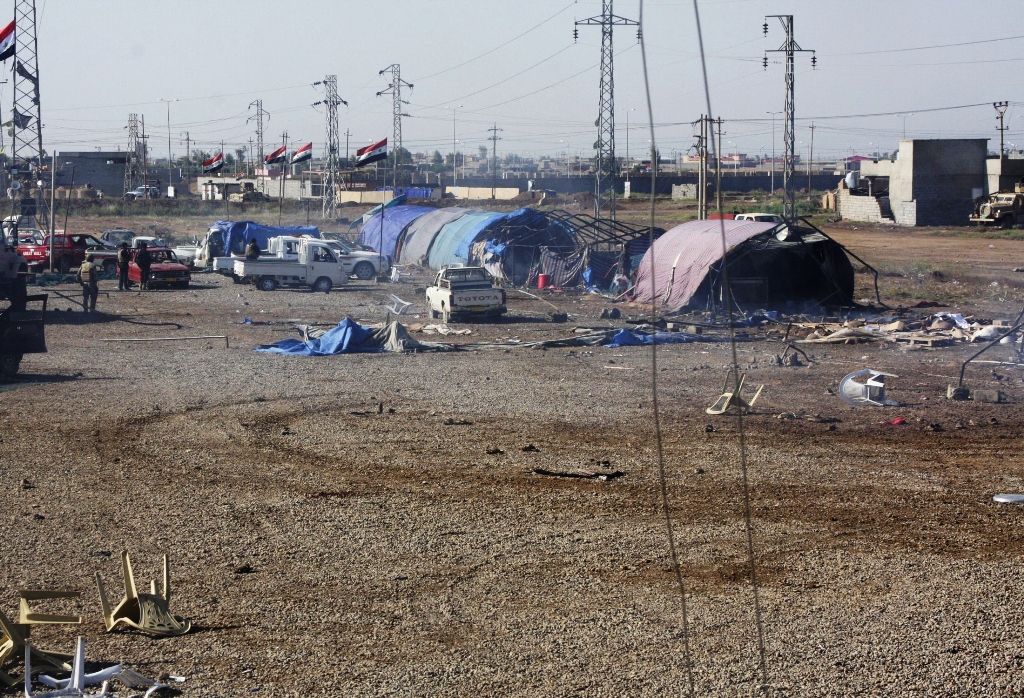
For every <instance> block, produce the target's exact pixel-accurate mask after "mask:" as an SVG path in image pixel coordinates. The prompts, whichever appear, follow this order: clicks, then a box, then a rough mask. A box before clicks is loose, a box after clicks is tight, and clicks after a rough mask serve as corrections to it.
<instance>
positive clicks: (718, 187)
mask: <svg viewBox="0 0 1024 698" xmlns="http://www.w3.org/2000/svg"><path fill="white" fill-rule="evenodd" d="M716 123H717V124H718V145H716V146H715V155H716V157H715V207H716V208H717V209H718V212H719V213H721V212H722V117H718V119H717V120H716Z"/></svg>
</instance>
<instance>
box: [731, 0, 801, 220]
mask: <svg viewBox="0 0 1024 698" xmlns="http://www.w3.org/2000/svg"><path fill="white" fill-rule="evenodd" d="M771 17H777V18H778V20H779V22H781V23H782V28H783V30H784V31H785V32H786V41H785V42H784V43H783V44H782V46H780V47H779V48H777V49H775V50H773V51H766V52H765V57H764V67H765V69H767V68H768V55H767V54H769V53H785V54H786V107H785V129H784V133H783V138H782V153H783V155H782V160H783V166H782V188H783V194H782V215H783V217H784V218H787V219H790V220H792V219H795V218H796V192H795V191H793V187H794V186H795V184H794V182H795V179H794V178H795V175H796V105H795V102H794V86H795V79H794V75H795V55H794V54H796V53H798V52H803V51H807V52H810V53H811V54H814V51H813V50H811V49H802V48H800V45H799V44H797V43H796V40H795V39H794V38H793V15H767V16H766V17H765V23H764V27H763V29H764V34H765V36H767V35H768V21H767V20H768V19H769V18H771ZM817 64H818V58H817V56H815V55H812V56H811V66H812V67H816V66H817ZM719 157H721V154H719Z"/></svg>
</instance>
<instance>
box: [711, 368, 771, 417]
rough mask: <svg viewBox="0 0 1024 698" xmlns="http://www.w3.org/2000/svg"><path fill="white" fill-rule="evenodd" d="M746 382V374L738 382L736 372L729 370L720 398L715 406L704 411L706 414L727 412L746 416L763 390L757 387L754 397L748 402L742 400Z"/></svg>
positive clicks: (761, 387)
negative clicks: (733, 388) (734, 411)
mask: <svg viewBox="0 0 1024 698" xmlns="http://www.w3.org/2000/svg"><path fill="white" fill-rule="evenodd" d="M746 380H747V374H745V373H744V374H743V375H742V376H740V377H739V382H738V383H737V381H736V372H735V371H733V370H731V369H730V371H729V372H728V373H727V374H726V375H725V385H724V386H723V387H722V394H721V396H720V397H719V398H718V399H717V400H715V404H713V405H712V406H711V407H709V408H707V409H706V410H704V411H705V412H707V413H708V414H725V413H726V412H728V411H729V410H736V411H739V412H740V413H741V414H746V413H747V412H749V411H750V408H751V407H753V406H754V403H755V402H757V398H759V397H760V396H761V391H762V390H764V386H763V385H759V386H757V390H756V391H754V397H752V398H750V402H747V401H746V400H744V399H743V395H742V393H743V382H744V381H746ZM731 386H735V390H731V389H730V388H731Z"/></svg>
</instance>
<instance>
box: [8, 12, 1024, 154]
mask: <svg viewBox="0 0 1024 698" xmlns="http://www.w3.org/2000/svg"><path fill="white" fill-rule="evenodd" d="M0 7H4V8H5V10H6V11H7V12H8V16H13V9H12V8H13V2H12V0H0ZM600 7H601V3H600V1H599V0H578V1H576V2H571V1H570V0H372V1H370V0H287V1H282V0H276V1H274V2H271V1H270V0H205V1H198V0H163V1H161V2H157V1H156V0H38V2H37V8H38V13H39V54H40V78H41V89H42V107H43V124H44V147H46V148H47V149H48V150H58V151H59V150H65V151H66V150H77V149H92V148H96V147H100V148H103V149H117V148H119V147H120V148H122V149H123V148H124V147H125V144H126V140H127V131H126V128H125V125H126V124H127V120H128V114H129V112H137V113H139V114H140V115H144V117H145V120H146V132H147V134H149V135H150V136H151V141H150V142H151V148H152V150H153V151H154V152H155V153H157V154H159V155H161V156H162V155H164V154H165V153H166V150H167V135H168V128H167V107H166V105H165V104H163V103H161V102H160V101H159V100H161V99H170V100H178V101H175V102H173V103H171V105H170V120H171V125H170V133H171V141H172V143H171V145H172V147H173V150H174V152H175V155H178V154H181V153H183V152H184V149H185V146H184V142H183V140H184V132H185V131H188V132H189V133H190V135H191V138H192V140H193V141H194V142H198V144H199V147H202V148H204V149H207V150H210V149H215V148H218V147H219V143H220V141H221V140H222V139H223V140H224V141H225V143H226V144H227V146H226V149H227V150H228V151H229V152H230V151H231V150H232V149H233V148H235V147H238V146H240V145H242V144H247V142H248V139H249V138H250V137H254V130H253V125H252V124H251V123H249V124H247V123H246V118H247V117H248V116H250V115H251V114H252V113H253V112H252V111H250V110H249V109H248V106H249V103H250V102H251V101H252V100H254V99H257V98H260V99H262V100H263V104H264V107H265V109H266V110H267V111H269V112H270V114H271V118H270V122H269V124H268V125H267V134H266V137H265V140H266V141H267V142H268V143H273V142H280V138H281V132H282V131H284V130H287V131H288V134H289V141H290V143H293V144H294V143H297V142H298V143H305V142H308V141H313V143H314V152H315V154H316V155H317V156H319V155H320V154H322V153H323V144H324V130H325V128H324V114H323V111H322V108H321V107H313V106H312V104H313V102H315V101H317V100H318V99H320V98H321V97H322V94H321V93H320V92H319V91H318V88H315V87H313V86H312V83H313V82H315V81H317V80H321V79H323V77H324V76H325V75H327V74H337V76H338V84H339V92H340V95H341V97H342V98H343V99H345V100H347V101H348V103H349V106H348V107H347V108H345V107H341V112H340V113H341V131H342V134H344V132H345V130H346V129H348V130H350V131H351V139H350V143H351V149H352V150H353V151H354V150H355V149H356V148H357V147H360V146H361V145H365V144H367V143H368V142H370V141H372V140H377V139H380V138H383V137H385V136H388V137H390V135H391V102H390V98H389V97H377V96H375V93H376V92H377V91H378V90H382V89H385V88H386V86H387V83H386V81H385V78H384V77H383V76H380V75H378V71H380V70H381V69H382V68H385V67H387V66H388V65H390V64H392V63H399V64H400V65H401V69H402V77H403V78H404V79H406V80H407V81H408V82H411V83H413V85H414V89H412V90H411V91H408V90H407V91H406V92H405V93H404V94H403V96H404V97H405V98H406V99H407V100H408V101H409V104H408V105H406V107H405V110H406V112H407V113H408V114H409V115H410V116H409V117H408V118H406V119H405V120H404V122H403V123H404V125H403V133H404V145H405V146H406V147H407V148H409V149H410V150H412V151H414V152H416V151H428V152H432V151H433V150H434V149H440V150H441V151H442V152H449V151H450V150H451V147H452V110H451V108H450V107H452V106H456V107H459V108H458V109H456V118H455V135H456V137H457V138H458V140H459V141H461V142H463V143H464V144H465V146H461V145H460V146H459V147H460V150H461V149H463V147H465V148H468V149H469V150H472V151H475V150H476V149H477V147H478V146H479V145H485V144H489V142H488V141H487V138H488V135H489V134H488V132H487V129H488V128H490V127H491V126H492V125H493V124H497V126H498V127H499V128H501V129H503V131H502V132H501V134H500V135H501V137H502V139H503V140H501V141H500V142H499V143H498V150H499V154H501V153H505V152H509V151H514V152H518V153H520V154H522V155H530V156H538V155H544V154H550V155H556V156H560V155H562V154H563V153H564V152H565V151H566V150H567V149H568V150H570V151H572V152H576V153H579V152H581V151H582V152H583V154H584V155H586V156H589V155H590V154H592V152H593V151H592V144H593V142H594V140H595V137H596V129H595V127H594V120H595V118H596V117H597V101H598V70H597V65H598V61H599V58H600V36H599V28H597V27H580V37H579V40H578V41H576V42H574V41H573V36H572V34H573V21H574V20H575V19H584V18H587V17H590V16H594V15H597V14H600ZM638 8H639V3H638V0H616V2H615V12H616V14H619V15H623V16H626V17H630V18H633V19H636V18H638ZM700 8H701V19H702V23H703V29H704V45H705V49H706V51H707V53H708V71H709V78H710V81H711V99H712V107H713V109H714V111H715V113H716V115H720V116H721V117H722V118H723V119H724V120H725V122H726V123H725V125H724V127H723V130H724V132H725V135H724V136H723V150H724V151H726V152H733V151H736V150H739V151H741V152H745V153H748V154H753V155H756V154H758V153H760V152H765V153H770V152H771V147H772V125H771V117H769V116H766V114H765V112H767V111H781V110H782V108H783V95H784V92H783V90H784V75H783V66H782V64H781V62H780V60H779V57H778V54H770V63H769V66H768V69H767V71H765V70H764V69H763V68H762V65H761V60H762V56H763V55H764V51H765V50H766V49H776V48H778V47H779V45H780V44H781V43H782V41H783V38H784V37H783V34H782V28H781V26H780V24H779V22H778V20H774V19H772V20H769V34H768V37H767V38H765V37H764V36H763V35H762V29H761V25H762V23H763V22H764V15H765V14H783V13H784V14H793V15H794V16H795V29H796V40H797V42H798V43H799V44H800V45H801V46H802V47H803V48H805V49H814V50H816V51H817V57H818V67H817V69H816V70H812V69H811V62H810V60H811V56H810V54H809V53H806V54H800V55H799V56H798V58H797V76H796V107H797V118H798V121H797V138H798V140H799V141H801V143H799V144H798V148H799V149H801V150H802V151H803V152H804V153H806V148H807V143H808V140H809V136H810V130H809V128H808V126H809V125H810V120H809V119H810V118H811V117H816V119H817V120H816V122H815V123H816V126H817V129H816V131H815V159H818V158H819V157H842V156H845V155H847V154H849V153H850V152H859V153H864V152H868V151H871V150H876V149H877V150H882V151H889V150H893V149H894V148H895V147H896V144H897V140H898V139H899V138H900V137H901V136H902V133H903V128H904V123H905V125H906V135H907V136H908V137H991V138H993V141H992V142H991V145H993V146H994V147H995V144H998V133H997V132H996V130H995V126H996V121H995V118H994V116H995V112H994V110H993V109H992V107H991V104H990V103H991V102H993V101H995V100H1009V101H1011V107H1010V109H1009V111H1008V112H1007V114H1008V115H1009V121H1008V123H1009V126H1010V130H1009V131H1008V132H1007V134H1006V140H1007V142H1009V143H1015V144H1018V145H1020V146H1022V147H1024V124H1022V123H1021V119H1022V116H1024V109H1021V108H1020V105H1024V101H1022V102H1019V103H1016V102H1014V100H1021V99H1022V96H1021V87H1022V77H1021V75H1022V72H1021V68H1022V66H1024V21H1022V18H1024V5H1022V3H1021V2H1020V1H1019V0H1004V1H1000V0H975V1H974V2H967V3H965V2H963V1H962V0H957V1H956V2H954V1H952V0H916V1H915V0H903V1H900V2H896V1H893V0H888V1H886V2H879V1H875V0H859V1H857V2H833V1H830V0H813V1H812V0H790V1H789V2H776V1H773V0H703V1H702V2H701V3H700ZM644 12H645V17H644V21H645V27H644V37H645V40H646V42H647V56H648V67H649V70H650V76H651V96H652V102H653V107H654V121H655V122H656V124H657V139H658V144H659V147H660V149H661V152H662V154H663V156H669V155H670V154H671V153H672V151H686V150H687V149H688V148H690V147H691V146H692V145H693V128H692V127H691V126H690V123H689V122H691V121H693V120H695V119H696V118H697V117H698V116H699V115H700V114H701V113H702V112H705V111H706V108H705V103H704V94H703V83H702V81H701V75H700V59H699V50H698V46H697V33H696V25H695V22H694V12H693V5H692V2H691V1H690V0H647V1H646V2H645V5H644ZM1011 37H1012V38H1011ZM991 39H1005V40H1001V41H988V42H987V43H973V44H968V45H960V46H949V44H963V43H966V42H979V41H986V40H991ZM937 45H945V47H943V48H928V49H925V50H906V49H916V48H919V47H932V46H937ZM615 49H616V54H617V55H616V57H615V68H616V70H615V86H616V91H615V103H616V110H617V116H616V121H617V151H618V152H619V153H620V154H625V151H626V140H627V131H626V114H627V110H630V109H635V111H630V112H629V133H628V139H629V149H630V152H631V154H632V155H634V156H635V155H636V154H637V153H638V152H639V151H640V150H643V149H645V148H646V147H647V143H648V138H649V134H648V131H647V126H646V121H647V115H646V103H645V99H644V89H643V79H642V73H641V60H640V58H641V56H640V49H639V45H638V44H637V40H636V32H635V28H633V27H620V28H618V29H616V33H615ZM11 63H13V61H8V62H7V64H6V67H8V68H9V67H10V65H11ZM0 90H2V92H0V99H2V100H3V105H4V106H3V111H4V119H5V120H6V119H8V118H10V117H9V113H10V102H11V85H10V83H8V84H6V85H3V86H2V87H0ZM975 103H982V104H983V105H984V106H981V107H974V108H968V109H959V110H947V111H931V112H926V111H924V110H926V109H937V108H942V107H951V106H959V105H968V104H975ZM446 107H447V108H446ZM882 112H904V113H908V114H910V113H912V115H910V116H907V117H906V118H905V119H904V118H902V117H900V116H879V117H862V118H849V119H834V118H829V119H826V118H825V117H834V116H845V115H860V114H876V113H882ZM781 143H782V123H781V118H780V119H779V120H778V121H777V123H776V148H777V150H779V151H781V147H782V146H781ZM344 147H345V142H344V135H343V136H342V148H343V149H344ZM762 148H763V150H762ZM851 148H852V149H853V150H852V151H851V150H850V149H851ZM267 150H268V151H269V150H270V148H268V149H267ZM805 156H806V155H805Z"/></svg>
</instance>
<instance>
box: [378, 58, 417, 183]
mask: <svg viewBox="0 0 1024 698" xmlns="http://www.w3.org/2000/svg"><path fill="white" fill-rule="evenodd" d="M389 70H390V71H391V82H390V83H389V84H388V87H387V89H386V90H381V91H380V92H378V93H377V96H378V97H380V96H381V95H391V114H392V118H393V120H394V124H393V125H392V132H393V136H392V140H393V141H394V142H393V143H392V144H391V152H392V162H393V164H394V168H393V170H392V173H391V183H392V187H393V188H394V189H395V190H396V191H397V189H398V159H399V157H401V155H402V117H403V116H409V115H408V114H404V113H402V105H403V104H408V102H406V101H405V100H403V99H402V85H405V86H406V87H408V88H409V89H410V90H411V89H412V84H411V83H408V82H406V81H405V80H403V79H402V72H401V66H399V65H398V64H397V63H392V64H391V65H389V66H388V67H387V68H385V69H384V70H382V71H380V73H378V75H383V74H384V73H386V72H388V71H389Z"/></svg>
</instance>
